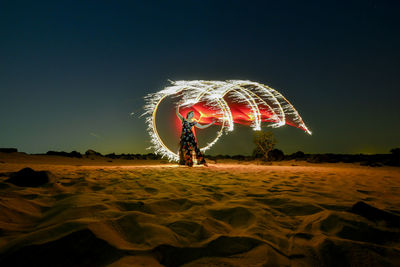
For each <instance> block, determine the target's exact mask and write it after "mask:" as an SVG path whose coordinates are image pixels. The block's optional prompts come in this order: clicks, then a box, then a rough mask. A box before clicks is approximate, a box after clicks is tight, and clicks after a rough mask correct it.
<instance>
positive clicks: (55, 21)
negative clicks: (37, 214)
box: [0, 0, 400, 154]
mask: <svg viewBox="0 0 400 267" xmlns="http://www.w3.org/2000/svg"><path fill="white" fill-rule="evenodd" d="M399 13H400V1H396V0H382V1H379V0H376V1H373V0H364V1H320V0H319V1H284V0H283V1H215V0H213V1H200V0H196V1H194V0H193V1H192V0H186V1H99V0H96V1H71V0H69V1H48V2H46V1H15V0H12V1H1V2H0V97H1V98H0V99H1V102H0V103H1V104H0V147H16V148H18V149H19V150H20V151H25V152H28V153H45V152H46V151H48V150H64V151H72V150H77V151H80V152H85V151H86V150H87V149H89V148H91V149H94V150H96V151H99V152H101V153H111V152H115V153H149V152H151V151H150V150H147V149H146V148H147V147H148V146H150V142H149V136H148V134H147V132H146V125H145V122H144V120H143V118H139V115H140V114H141V113H142V112H143V109H142V106H143V104H144V101H143V96H145V95H146V94H148V93H152V92H156V91H158V90H161V89H162V88H163V87H165V86H167V85H169V83H168V79H171V80H191V79H202V80H227V79H245V80H252V81H256V82H259V83H263V84H266V85H269V86H271V87H273V88H275V89H277V90H278V91H279V92H281V93H282V94H283V95H284V96H285V97H286V98H287V99H288V100H289V101H290V102H291V103H292V104H293V105H294V106H295V108H296V109H297V110H298V111H299V113H300V115H301V117H302V118H303V120H304V122H305V123H306V125H307V126H308V128H309V129H310V130H311V131H312V132H313V135H312V136H309V135H307V134H306V133H305V132H303V131H301V130H300V129H297V128H294V127H290V126H284V127H281V128H278V129H273V132H274V133H275V135H276V137H277V139H278V144H277V147H278V148H280V149H282V150H283V151H284V152H285V153H292V152H295V151H298V150H302V151H304V152H306V153H328V152H332V153H389V150H390V149H391V148H394V147H400V123H399V122H400V120H399V115H400V110H399V107H398V105H399V99H400V73H399V71H400V16H399ZM131 112H134V115H133V116H131V115H130V113H131ZM267 129H269V128H267ZM251 134H252V132H251V129H249V128H248V127H242V126H240V127H237V130H236V131H235V132H233V133H231V134H230V135H226V136H223V137H222V138H221V139H220V142H219V143H218V144H216V145H215V146H214V147H213V148H212V149H211V150H209V151H208V152H207V153H208V154H249V153H251V150H252V149H253V145H252V139H251Z"/></svg>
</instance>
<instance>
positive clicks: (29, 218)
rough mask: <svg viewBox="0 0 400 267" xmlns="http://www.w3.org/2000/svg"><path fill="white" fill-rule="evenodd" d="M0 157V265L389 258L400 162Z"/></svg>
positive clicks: (394, 254)
mask: <svg viewBox="0 0 400 267" xmlns="http://www.w3.org/2000/svg"><path fill="white" fill-rule="evenodd" d="M0 162H2V163H0V172H1V173H2V176H1V177H0V210H1V212H0V265H1V266H400V169H399V168H394V167H380V168H372V167H366V166H358V165H355V164H310V163H301V162H283V163H280V165H271V166H263V165H257V164H251V163H250V164H238V163H237V162H233V161H227V162H226V163H218V164H210V166H209V167H208V168H205V167H196V168H188V167H178V166H176V165H174V164H170V163H166V162H165V161H136V160H130V161H129V160H113V161H112V162H110V161H108V160H106V159H103V158H96V159H93V160H92V159H65V158H62V157H58V156H29V155H20V154H19V153H12V154H8V155H0ZM292 165H296V166H292ZM25 167H30V168H32V169H33V170H35V171H47V172H50V173H49V175H51V177H52V178H51V179H50V182H49V183H45V184H44V185H41V186H37V187H30V186H18V185H14V184H12V183H10V181H9V180H8V181H7V182H6V180H7V179H9V178H10V177H11V176H12V175H13V174H12V173H13V172H17V171H19V170H21V169H23V168H25Z"/></svg>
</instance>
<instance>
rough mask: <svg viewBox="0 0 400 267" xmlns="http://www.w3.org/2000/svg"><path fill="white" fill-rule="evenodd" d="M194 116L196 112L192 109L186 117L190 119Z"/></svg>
mask: <svg viewBox="0 0 400 267" xmlns="http://www.w3.org/2000/svg"><path fill="white" fill-rule="evenodd" d="M193 116H194V112H193V110H191V111H189V112H188V113H187V114H186V119H188V120H190V119H191V118H193Z"/></svg>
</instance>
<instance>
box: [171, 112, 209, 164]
mask: <svg viewBox="0 0 400 267" xmlns="http://www.w3.org/2000/svg"><path fill="white" fill-rule="evenodd" d="M176 115H177V116H178V118H179V119H180V120H181V121H182V133H181V138H180V142H179V164H180V165H187V166H190V167H192V166H193V158H192V152H193V151H194V152H195V153H196V159H197V164H204V166H207V163H206V160H205V159H204V155H203V153H202V152H201V151H200V149H199V146H198V145H197V140H196V138H195V136H194V134H193V131H192V128H193V126H196V127H197V128H200V129H205V128H207V127H209V126H211V125H213V124H214V123H215V120H214V121H213V122H211V123H209V124H205V125H201V124H199V123H197V122H196V121H192V119H193V117H194V112H193V110H191V111H189V112H188V113H187V114H186V118H184V117H183V116H182V115H181V114H180V113H179V105H177V106H176Z"/></svg>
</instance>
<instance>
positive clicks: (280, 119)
mask: <svg viewBox="0 0 400 267" xmlns="http://www.w3.org/2000/svg"><path fill="white" fill-rule="evenodd" d="M170 82H171V84H172V85H171V86H168V87H165V88H164V89H163V90H161V91H159V92H157V93H152V94H148V95H147V96H145V101H146V105H145V106H144V110H145V112H144V113H143V114H142V116H146V124H147V130H148V132H149V135H150V141H151V143H152V146H150V147H149V148H148V149H154V152H155V154H158V155H161V156H163V157H167V158H168V159H169V160H170V161H177V160H179V156H178V153H174V152H172V151H171V150H170V149H169V148H168V147H167V146H166V145H165V144H164V142H163V141H162V139H161V137H160V135H159V134H158V131H157V126H156V113H157V109H158V107H159V105H160V103H161V102H162V101H163V100H164V99H165V98H166V97H168V96H172V97H180V107H186V108H187V107H194V106H196V105H198V104H199V103H204V105H206V106H207V109H205V108H203V109H201V110H200V109H199V111H198V112H199V114H200V115H201V116H200V120H199V122H202V119H203V115H204V114H205V113H204V112H206V111H208V112H212V113H209V114H208V115H209V116H204V117H207V118H210V117H213V118H215V119H217V122H218V123H219V124H220V125H221V128H220V129H219V131H218V133H217V136H216V137H215V138H214V140H213V141H211V142H209V143H208V144H207V145H206V146H205V147H202V148H200V150H201V151H203V152H204V151H206V150H208V149H210V148H211V147H212V146H213V145H214V144H215V143H216V142H217V141H218V139H219V138H220V137H221V136H222V134H223V133H224V132H225V133H226V134H227V133H228V132H231V131H233V130H234V122H236V123H238V122H237V120H235V118H237V115H238V114H236V113H232V111H231V108H230V107H229V105H228V103H227V101H226V100H225V99H224V97H227V96H228V95H230V96H231V101H232V103H235V104H238V105H239V107H240V106H241V107H243V108H246V109H249V110H250V111H251V112H250V113H245V117H246V118H247V121H250V122H251V124H250V127H251V128H252V129H253V130H255V131H258V130H261V123H262V122H263V121H264V122H266V121H268V122H270V124H269V125H268V126H269V127H273V128H276V127H281V126H283V125H286V124H288V125H291V126H294V127H297V128H300V129H302V130H304V131H305V132H306V133H308V134H310V135H311V131H310V130H309V129H308V128H307V126H306V125H305V123H304V122H303V120H302V118H301V117H300V115H299V113H298V112H297V111H296V109H295V108H294V107H293V105H292V104H291V103H290V102H289V101H288V100H287V99H286V98H285V97H284V96H283V95H282V94H280V93H279V92H278V91H276V90H275V89H273V88H271V87H269V86H266V85H263V84H260V83H257V82H252V81H246V80H228V81H205V80H193V81H170ZM262 106H265V107H266V108H267V112H263V111H262V108H261V107H262ZM242 112H243V111H242ZM242 117H243V116H242ZM263 117H264V119H263ZM242 119H243V118H242ZM204 120H206V119H204Z"/></svg>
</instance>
